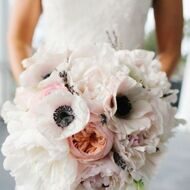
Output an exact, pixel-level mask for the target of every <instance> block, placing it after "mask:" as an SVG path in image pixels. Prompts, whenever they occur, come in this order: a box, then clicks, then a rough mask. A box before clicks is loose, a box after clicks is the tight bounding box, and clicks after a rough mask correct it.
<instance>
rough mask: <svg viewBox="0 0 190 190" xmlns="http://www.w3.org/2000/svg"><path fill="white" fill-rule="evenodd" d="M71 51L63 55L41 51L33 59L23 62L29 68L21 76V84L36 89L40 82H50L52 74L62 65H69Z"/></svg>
mask: <svg viewBox="0 0 190 190" xmlns="http://www.w3.org/2000/svg"><path fill="white" fill-rule="evenodd" d="M68 57H69V51H65V52H64V53H62V54H56V53H50V52H48V51H47V50H45V49H44V48H42V49H39V50H38V51H37V52H36V53H35V54H34V55H33V56H32V57H31V58H28V59H26V60H24V61H23V65H24V66H25V67H26V68H27V69H26V70H25V71H24V72H23V73H21V75H20V84H21V86H25V87H36V86H37V85H38V84H39V83H40V82H43V81H44V80H48V78H49V76H50V75H51V73H52V72H53V71H54V70H55V69H56V67H57V66H58V65H59V64H61V63H65V64H66V63H67V59H68Z"/></svg>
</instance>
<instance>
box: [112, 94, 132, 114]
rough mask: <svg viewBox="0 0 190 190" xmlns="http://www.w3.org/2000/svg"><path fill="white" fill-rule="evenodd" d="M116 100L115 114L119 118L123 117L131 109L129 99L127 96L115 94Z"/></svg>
mask: <svg viewBox="0 0 190 190" xmlns="http://www.w3.org/2000/svg"><path fill="white" fill-rule="evenodd" d="M116 102H117V110H116V114H115V115H116V116H117V117H119V118H125V117H126V116H127V115H128V114H129V112H130V111H131V109H132V105H131V103H130V100H129V99H128V97H127V96H117V97H116Z"/></svg>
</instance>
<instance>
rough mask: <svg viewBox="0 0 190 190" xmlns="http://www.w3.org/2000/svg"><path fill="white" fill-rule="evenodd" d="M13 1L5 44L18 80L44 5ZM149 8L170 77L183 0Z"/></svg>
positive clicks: (164, 1) (165, 1)
mask: <svg viewBox="0 0 190 190" xmlns="http://www.w3.org/2000/svg"><path fill="white" fill-rule="evenodd" d="M14 1H15V2H14V5H13V8H12V11H11V18H10V24H9V32H8V47H9V57H10V65H11V70H12V73H13V76H14V78H15V80H16V81H17V82H18V79H19V75H20V73H21V72H22V71H23V67H22V65H21V62H22V60H23V59H25V58H27V57H30V56H31V55H32V39H33V35H34V31H35V28H36V26H37V23H38V20H39V18H40V15H41V14H42V13H43V6H42V2H41V0H22V1H21V0H14ZM139 3H140V2H139ZM142 3H143V2H142ZM152 7H153V9H154V15H155V23H156V34H157V46H158V57H159V59H160V61H161V63H162V69H163V70H164V71H165V72H166V73H167V75H168V77H170V76H171V74H172V72H173V70H174V69H175V66H176V64H177V63H178V60H179V58H180V54H181V40H182V31H183V10H182V0H154V1H153V4H152ZM55 22H56V21H55ZM63 32H64V31H63Z"/></svg>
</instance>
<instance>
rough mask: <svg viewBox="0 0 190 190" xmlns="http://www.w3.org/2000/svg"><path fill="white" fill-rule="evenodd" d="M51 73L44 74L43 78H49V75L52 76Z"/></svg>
mask: <svg viewBox="0 0 190 190" xmlns="http://www.w3.org/2000/svg"><path fill="white" fill-rule="evenodd" d="M50 75H51V73H48V74H46V75H45V76H43V77H42V78H43V80H45V79H47V78H48V77H50Z"/></svg>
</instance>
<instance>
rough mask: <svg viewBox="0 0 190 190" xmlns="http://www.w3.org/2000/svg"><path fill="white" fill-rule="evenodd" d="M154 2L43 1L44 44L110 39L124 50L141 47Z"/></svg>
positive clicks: (62, 46)
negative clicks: (150, 9)
mask: <svg viewBox="0 0 190 190" xmlns="http://www.w3.org/2000/svg"><path fill="white" fill-rule="evenodd" d="M151 2H152V1H151V0H42V5H43V12H44V21H45V31H44V34H45V39H44V43H45V45H46V46H47V47H48V48H50V49H53V50H57V49H58V50H62V49H65V48H76V47H77V46H81V45H86V44H89V43H98V42H100V43H102V42H110V41H112V42H113V43H114V44H116V45H117V47H118V48H120V49H134V48H140V47H141V46H142V43H143V40H144V25H145V21H146V17H147V12H148V10H149V8H150V6H151ZM107 33H109V34H107ZM114 33H115V34H114ZM114 35H115V36H117V39H118V42H117V43H115V42H114V41H115V37H114ZM110 39H111V40H110Z"/></svg>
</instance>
